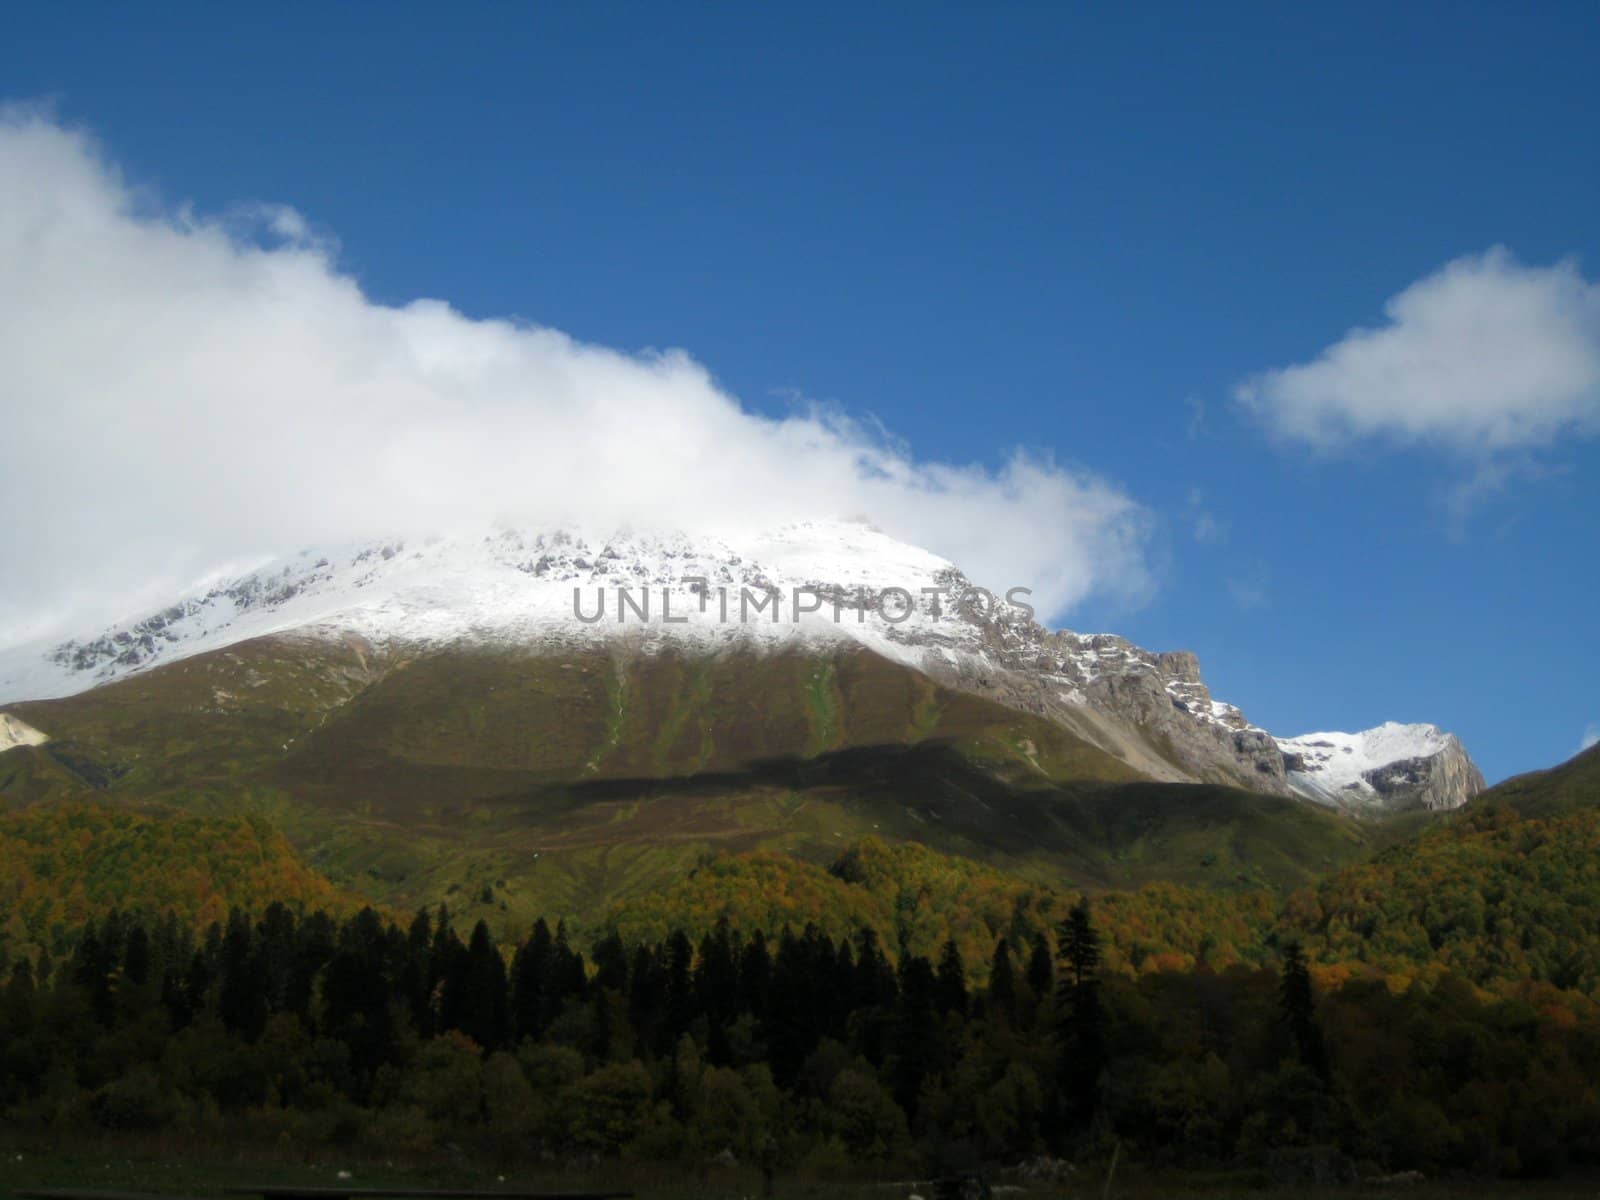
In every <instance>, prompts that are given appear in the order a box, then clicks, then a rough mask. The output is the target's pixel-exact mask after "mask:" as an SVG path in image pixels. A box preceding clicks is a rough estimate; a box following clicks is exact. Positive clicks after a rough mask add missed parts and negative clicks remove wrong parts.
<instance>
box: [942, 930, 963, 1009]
mask: <svg viewBox="0 0 1600 1200" xmlns="http://www.w3.org/2000/svg"><path fill="white" fill-rule="evenodd" d="M936 982H937V985H938V987H937V990H936V993H935V994H936V997H937V999H936V1003H937V1005H938V1008H939V1011H940V1012H941V1013H956V1014H957V1015H959V1016H963V1017H964V1016H966V1015H967V969H966V965H965V964H964V963H963V962H962V961H961V950H960V948H959V947H958V946H957V945H956V942H955V939H954V938H950V939H949V940H948V941H946V942H945V944H944V948H943V949H942V950H940V952H939V970H938V973H937V976H936Z"/></svg>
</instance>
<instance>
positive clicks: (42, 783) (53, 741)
mask: <svg viewBox="0 0 1600 1200" xmlns="http://www.w3.org/2000/svg"><path fill="white" fill-rule="evenodd" d="M10 711H12V712H14V713H15V714H16V716H17V717H18V718H19V719H21V720H22V721H25V722H26V723H27V724H28V725H29V726H31V727H33V728H37V729H40V730H42V731H44V732H46V733H48V734H49V736H50V740H49V741H47V742H45V743H43V744H42V745H36V746H23V747H17V748H15V749H13V750H10V751H7V752H6V753H5V754H4V755H0V799H3V800H4V801H5V802H7V803H12V804H17V803H28V802H38V801H42V800H43V801H58V800H62V799H72V800H80V801H82V800H92V801H94V802H96V803H104V804H117V803H131V804H141V803H159V804H165V805H170V806H173V807H177V808H181V809H183V810H184V811H188V812H191V813H196V814H201V815H223V814H226V815H234V814H239V813H250V814H254V815H258V816H263V817H266V818H268V819H270V820H271V821H272V822H273V823H274V825H275V826H276V827H278V828H280V829H282V830H283V831H284V832H285V833H286V834H287V835H288V836H289V837H290V838H291V840H292V841H293V842H294V844H295V845H297V846H298V847H299V848H300V849H301V851H302V853H303V854H304V856H305V858H306V861H307V863H308V864H309V865H311V866H312V867H313V868H315V869H316V870H319V871H321V872H323V873H325V874H326V875H327V876H328V877H329V878H330V879H332V880H334V881H335V882H337V883H338V884H339V885H341V886H344V887H347V888H349V889H351V890H352V891H355V892H358V893H360V894H362V895H364V896H368V897H371V898H372V899H374V900H377V901H380V902H383V903H389V904H394V905H397V906H403V907H414V906H416V905H420V904H424V903H433V902H437V901H439V900H448V901H449V902H450V903H451V904H452V905H461V906H463V907H464V908H465V909H467V910H469V911H471V912H475V913H477V914H478V915H484V916H487V917H490V918H491V919H493V920H494V921H495V922H496V923H497V924H499V925H503V926H507V927H519V926H520V927H525V926H526V924H528V923H530V922H531V921H532V920H533V919H534V918H535V917H537V916H539V915H543V914H549V913H564V914H567V915H575V916H578V917H580V918H585V919H588V920H591V921H592V920H594V919H597V918H598V917H599V916H600V915H601V914H602V913H603V912H604V911H605V910H606V908H607V906H608V905H609V904H611V903H612V902H613V901H615V900H618V899H624V898H626V897H628V896H632V895H639V894H643V893H646V892H650V891H655V890H660V889H661V888H662V887H664V886H666V885H668V884H670V883H671V882H673V881H675V880H677V879H679V878H681V877H682V876H683V875H684V874H685V873H686V872H687V871H688V870H690V869H692V868H693V867H694V866H695V865H697V864H698V863H701V862H703V861H705V860H706V859H707V857H708V856H710V855H715V854H718V853H735V854H737V853H745V852H751V851H757V850H767V851H778V852H783V853H787V854H792V855H795V856H797V857H799V858H800V859H802V860H804V861H808V862H812V863H817V864H826V863H828V862H831V861H832V860H833V859H834V858H835V857H837V855H838V854H839V852H840V851H841V849H842V848H844V847H846V846H848V845H851V844H853V843H854V842H856V841H858V840H859V839H861V838H863V837H867V836H877V837H880V838H883V839H885V840H890V841H916V842H922V843H926V844H927V845H929V846H930V847H932V848H934V849H936V850H938V851H940V852H942V853H946V854H955V855H961V856H964V857H967V858H971V859H973V860H975V861H979V862H983V863H987V864H989V865H992V866H994V867H997V868H1000V869H1003V870H1005V871H1007V872H1010V873H1012V874H1015V875H1017V876H1018V877H1019V878H1022V879H1025V880H1029V881H1033V882H1037V883H1051V884H1053V885H1056V886H1070V887H1082V888H1086V889H1090V890H1104V889H1109V888H1122V887H1129V886H1138V885H1140V884H1142V883H1144V882H1148V881H1151V880H1157V879H1172V880H1177V881H1181V882H1184V883H1189V884H1194V885H1197V886H1210V887H1222V888H1228V889H1238V888H1261V887H1265V888H1284V887H1291V886H1298V885H1300V884H1303V883H1305V882H1306V881H1308V880H1309V879H1311V878H1313V877H1314V876H1316V875H1319V874H1321V873H1323V872H1325V871H1327V870H1330V869H1333V868H1336V867H1338V866H1341V865H1344V864H1346V863H1350V862H1353V861H1356V860H1358V859H1360V858H1362V857H1364V856H1365V855H1366V854H1368V853H1370V852H1371V850H1372V848H1373V847H1374V845H1375V844H1376V843H1377V840H1378V839H1380V838H1381V836H1382V835H1381V829H1380V828H1379V827H1378V826H1375V825H1374V824H1372V823H1371V822H1361V821H1357V820H1354V819H1352V818H1349V817H1346V816H1344V815H1342V814H1339V813H1337V812H1334V811H1331V810H1327V809H1323V808H1320V807H1317V806H1313V805H1308V804H1305V803H1302V802H1298V801H1294V800H1290V799H1287V798H1284V797H1281V796H1272V795H1263V794H1258V793H1253V792H1246V791H1243V790H1240V789H1236V788H1231V787H1226V786H1222V785H1200V784H1190V785H1161V784H1157V783H1153V782H1152V781H1149V780H1146V779H1143V778H1141V777H1140V776H1139V775H1138V773H1137V772H1135V771H1134V770H1133V769H1132V768H1130V767H1129V766H1128V765H1127V763H1125V762H1123V761H1121V760H1120V759H1118V758H1116V757H1114V756H1112V755H1110V754H1108V753H1106V752H1105V751H1104V750H1102V749H1100V748H1099V747H1098V746H1096V745H1094V744H1092V743H1091V742H1089V741H1087V740H1085V739H1084V738H1082V737H1079V736H1077V735H1075V734H1073V733H1072V732H1071V731H1069V730H1068V729H1066V728H1065V727H1063V726H1062V725H1060V724H1058V723H1056V722H1054V721H1051V720H1047V719H1045V718H1043V717H1040V716H1037V715H1035V714H1032V713H1029V712H1026V711H1023V710H1020V709H1017V708H1014V707H1010V706H1007V705H1003V704H1000V703H998V702H996V701H993V700H990V699H987V698H985V697H983V696H980V695H976V694H973V693H971V692H967V691H962V690H957V689H953V688H948V687H945V686H943V685H942V684H939V683H937V682H936V681H934V680H932V679H930V678H929V677H928V676H926V675H924V674H922V673H921V672H918V671H915V670H912V669H911V668H909V667H906V666H904V665H902V664H900V663H897V662H894V661H892V660H890V659H887V658H884V657H883V656H881V655H878V654H875V653H873V652H872V651H870V650H866V649H863V648H861V647H856V646H847V647H836V648H834V649H833V650H832V651H830V652H828V653H820V652H817V651H815V650H813V651H811V652H807V653H801V652H798V651H796V650H794V649H792V648H791V649H783V648H779V649H775V650H774V649H767V650H761V649H755V648H733V649H729V650H725V651H723V652H720V653H716V654H710V655H690V654H686V653H680V652H677V651H675V650H673V649H671V648H668V649H655V650H646V649H643V648H640V647H629V646H626V645H623V644H611V645H606V646H599V647H593V646H591V647H587V648H582V647H579V648H570V647H569V648H567V650H566V651H565V652H564V653H562V654H559V655H557V654H550V653H537V652H534V651H532V650H529V649H526V648H523V649H519V650H513V649H507V648H504V647H467V648H452V649H449V650H442V651H435V652H432V653H425V654H423V653H419V654H415V655H411V656H404V655H396V654H393V653H391V652H385V651H380V650H377V649H375V648H374V647H372V646H370V645H368V644H366V643H364V642H363V641H361V640H360V639H357V638H346V639H343V640H338V641H335V640H329V639H326V638H309V637H271V638H262V639H257V640H254V641H249V642H243V643H239V644H236V645H233V646H229V647H227V648H225V649H222V650H218V651H214V652H211V653H209V654H203V655H197V656H193V657H190V658H186V659H183V660H181V661H178V662H175V663H171V664H169V665H166V666H161V667H157V668H155V669H152V670H149V671H145V672H142V673H139V674H136V675H133V676H131V677H129V678H126V679H122V680H119V681H116V682H113V683H110V684H107V685H105V686H102V687H99V688H96V689H93V690H91V691H88V692H83V693H80V694H78V695H74V696H70V697H65V698H62V699H58V700H51V701H43V702H33V703H28V704H21V705H16V706H14V707H13V708H12V709H11V710H10Z"/></svg>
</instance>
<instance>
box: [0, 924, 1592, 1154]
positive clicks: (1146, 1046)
mask: <svg viewBox="0 0 1600 1200" xmlns="http://www.w3.org/2000/svg"><path fill="white" fill-rule="evenodd" d="M980 965H981V967H982V970H981V971H979V972H975V974H981V975H982V977H983V978H984V979H985V980H986V983H985V985H984V986H983V987H981V988H979V987H975V986H974V985H973V984H972V983H971V982H970V981H969V973H968V965H967V964H965V963H964V962H963V961H962V958H961V955H960V953H959V951H958V950H957V948H956V946H955V945H954V943H951V944H947V945H946V946H945V947H944V950H943V952H942V953H940V954H939V955H937V956H935V957H934V958H932V959H930V958H928V957H923V956H918V955H911V954H904V955H897V956H894V957H893V958H891V956H890V955H889V954H888V953H886V951H885V949H884V948H883V947H881V946H880V945H879V944H878V942H877V941H876V939H875V937H874V936H873V935H872V934H871V933H870V932H862V933H861V934H859V935H858V936H857V937H855V938H854V939H850V940H846V941H834V940H832V939H830V938H829V937H827V936H824V935H823V934H821V933H819V932H818V931H817V930H816V929H815V928H808V929H806V930H804V931H801V932H794V931H792V930H784V931H782V932H780V933H778V934H776V935H772V936H768V935H764V934H760V933H755V934H750V935H748V936H746V935H741V934H740V933H739V932H737V931H735V930H733V929H730V928H729V927H728V926H727V925H726V924H722V925H719V926H717V927H716V929H715V930H714V931H713V932H712V933H710V934H708V935H707V936H705V937H704V938H702V939H701V940H700V941H699V942H698V944H696V943H693V942H691V941H690V939H689V938H688V937H686V936H685V935H684V934H683V933H681V932H678V933H673V934H671V935H670V936H669V937H667V938H666V939H665V940H664V941H662V942H660V943H658V944H640V945H629V944H625V943H624V942H623V941H622V940H621V939H619V938H618V937H616V936H615V935H611V936H607V937H604V938H602V939H601V940H599V941H598V942H596V943H595V944H594V945H593V946H592V947H590V952H589V954H588V955H587V956H586V955H585V954H583V953H581V952H580V951H579V950H578V949H577V948H576V947H574V946H572V945H571V944H569V941H568V938H567V936H566V933H565V930H564V929H563V928H562V927H560V926H557V927H556V928H555V929H554V930H552V929H551V928H550V927H549V926H548V925H546V924H545V923H544V922H540V923H539V924H538V925H537V926H536V927H535V929H534V931H533V933H532V934H531V935H530V936H529V937H528V938H526V939H525V940H524V941H523V942H521V943H520V944H519V945H518V946H516V947H515V949H514V951H511V952H510V953H509V954H508V953H507V952H506V951H505V949H503V948H502V947H500V946H498V945H496V944H495V942H494V940H493V939H492V937H491V935H490V932H489V930H488V928H487V927H486V926H485V925H484V924H482V923H479V924H478V925H477V926H476V927H475V928H473V929H472V930H471V932H470V934H469V935H468V936H467V937H466V939H465V940H463V939H462V938H461V937H460V936H459V935H458V933H457V932H456V930H455V929H454V928H453V927H452V926H451V923H450V919H449V916H448V913H447V912H446V911H445V910H444V909H442V908H441V909H440V910H438V911H437V912H423V913H419V914H418V915H417V917H416V918H415V919H414V920H413V921H412V922H411V923H410V925H409V927H401V926H399V925H396V924H393V923H388V922H385V921H384V920H383V919H381V918H380V917H379V916H378V915H377V914H375V913H373V912H372V911H370V910H368V911H364V912H361V913H360V914H358V915H356V916H354V917H352V918H349V919H347V920H344V921H337V920H335V919H334V918H332V917H330V916H329V915H327V914H326V913H323V912H310V913H304V914H300V913H296V912H294V911H292V910H290V909H289V908H287V907H285V906H284V905H281V904H275V905H273V906H271V907H270V908H268V909H267V910H266V911H265V913H263V914H262V915H261V916H260V917H259V918H252V917H249V916H247V915H246V914H244V913H240V912H235V913H233V914H231V915H230V917H229V918H228V920H227V921H226V923H223V924H218V925H213V926H212V927H211V928H210V929H208V930H207V931H206V932H205V933H204V934H202V935H198V936H197V935H195V934H194V933H193V932H192V931H191V930H189V929H188V928H187V927H185V926H184V925H183V924H181V923H180V922H179V921H178V920H177V919H175V918H167V919H165V920H158V921H154V922H147V921H144V920H142V919H140V918H138V917H133V916H127V915H117V914H113V915H111V916H110V917H108V918H106V919H105V920H103V921H100V922H98V923H95V924H93V925H90V926H88V927H86V928H85V929H83V930H82V931H81V933H80V934H79V936H78V937H77V939H76V942H75V948H74V949H73V951H72V952H71V953H70V955H68V956H66V957H64V958H61V959H60V960H58V961H56V962H53V963H52V962H51V961H50V960H49V958H48V957H42V958H40V959H38V960H32V959H19V960H18V961H16V962H15V963H12V964H9V965H7V966H6V967H5V969H4V973H5V983H4V985H3V988H0V1111H3V1112H4V1114H5V1116H6V1118H7V1120H8V1121H10V1122H12V1123H13V1124H14V1125H15V1126H16V1127H19V1128H22V1129H34V1130H37V1131H61V1130H67V1129H73V1128H83V1129H93V1128H106V1129H117V1130H128V1131H135V1132H137V1131H143V1130H176V1131H180V1132H181V1131H195V1132H197V1133H205V1132H216V1133H224V1132H227V1131H229V1130H235V1129H243V1128H248V1129H249V1130H250V1132H251V1135H252V1136H260V1137H266V1138H271V1139H274V1140H276V1141H277V1142H279V1143H280V1144H282V1143H284V1142H285V1141H287V1142H288V1143H289V1144H304V1145H313V1144H318V1143H326V1142H334V1143H338V1142H345V1143H350V1142H359V1143H366V1144H368V1145H371V1146H373V1147H375V1148H383V1149H385V1150H387V1151H390V1152H393V1151H406V1150H414V1151H417V1152H425V1151H427V1150H428V1149H430V1148H431V1147H432V1146H434V1145H435V1144H437V1143H439V1142H441V1141H445V1140H448V1141H454V1142H457V1143H459V1144H463V1145H465V1144H472V1145H477V1146H481V1147H484V1148H487V1149H489V1150H492V1151H493V1152H494V1153H497V1154H500V1155H503V1156H505V1157H508V1158H516V1157H526V1158H549V1157H551V1156H555V1157H557V1158H563V1157H565V1158H571V1157H574V1156H589V1155H597V1154H598V1155H628V1156H636V1157H648V1158H669V1157H681V1158H687V1159H691V1160H696V1161H703V1160H704V1159H705V1158H708V1157H711V1156H713V1155H718V1154H720V1153H721V1152H723V1151H724V1150H730V1151H732V1152H733V1154H735V1155H736V1156H738V1157H740V1158H750V1159H755V1158H762V1157H766V1158H777V1159H779V1160H781V1161H782V1162H784V1163H785V1164H787V1165H789V1166H794V1167H809V1168H814V1169H850V1168H860V1167H862V1166H863V1165H866V1166H867V1167H869V1168H870V1166H871V1164H874V1163H876V1164H882V1165H883V1166H884V1167H886V1168H887V1167H889V1166H894V1167H902V1166H907V1165H912V1166H923V1167H931V1168H940V1167H970V1166H973V1165H976V1164H979V1163H996V1162H1006V1161H1011V1162H1015V1161H1017V1160H1020V1159H1023V1158H1029V1157H1033V1156H1037V1155H1040V1154H1052V1155H1063V1156H1068V1157H1080V1156H1084V1155H1094V1154H1098V1153H1103V1152H1104V1151H1105V1150H1106V1149H1107V1148H1108V1147H1109V1146H1110V1145H1112V1144H1113V1142H1120V1143H1121V1144H1122V1146H1123V1148H1124V1152H1125V1153H1127V1154H1132V1155H1137V1156H1139V1158H1140V1159H1141V1160H1142V1161H1144V1162H1147V1163H1152V1164H1167V1165H1173V1166H1185V1167H1202V1168H1227V1169H1241V1168H1248V1169H1255V1170H1261V1171H1266V1172H1271V1173H1277V1174H1279V1175H1282V1174H1283V1173H1285V1172H1287V1173H1289V1174H1291V1175H1293V1174H1301V1175H1311V1174H1316V1175H1323V1176H1326V1175H1329V1174H1332V1175H1334V1176H1337V1175H1340V1174H1345V1175H1348V1174H1353V1173H1363V1172H1364V1173H1377V1172H1383V1171H1393V1170H1401V1169H1407V1168H1420V1169H1423V1170H1428V1171H1452V1170H1457V1171H1473V1172H1479V1173H1494V1174H1549V1173H1555V1172H1558V1171H1561V1170H1563V1169H1565V1168H1568V1167H1574V1166H1584V1165H1593V1164H1596V1163H1597V1162H1600V1098H1597V1084H1596V1081H1597V1080H1600V1020H1597V1019H1596V1018H1595V1016H1594V1014H1593V1011H1592V1008H1591V1007H1589V1006H1584V1005H1572V1004H1568V1003H1564V1002H1563V999H1562V995H1563V994H1561V993H1556V992H1554V991H1552V990H1550V989H1548V988H1544V989H1542V990H1541V989H1540V988H1539V986H1538V985H1530V986H1529V989H1528V990H1527V991H1526V993H1525V994H1523V995H1520V996H1508V995H1502V996H1498V997H1493V998H1491V997H1487V996H1485V995H1483V994H1481V993H1479V992H1477V991H1475V990H1474V989H1473V988H1472V987H1471V986H1470V985H1468V984H1467V983H1466V982H1464V981H1461V980H1459V979H1455V978H1453V977H1445V978H1443V979H1441V980H1439V981H1437V982H1434V983H1431V984H1422V983H1418V984H1415V985H1413V986H1411V987H1410V989H1409V990H1408V991H1406V992H1405V993H1404V994H1403V995H1395V994H1393V993H1392V992H1391V990H1390V988H1388V987H1386V986H1385V985H1384V984H1383V983H1382V982H1381V981H1351V982H1347V983H1344V984H1342V985H1341V986H1339V987H1338V988H1337V989H1336V990H1333V991H1329V992H1327V993H1325V994H1324V993H1322V992H1321V991H1320V990H1319V989H1318V988H1317V987H1316V986H1315V984H1314V982H1313V979H1312V976H1311V974H1310V972H1309V970H1308V968H1307V965H1306V963H1305V960H1304V958H1303V957H1302V956H1301V955H1300V954H1299V953H1298V951H1297V950H1296V949H1294V948H1291V949H1290V950H1289V951H1288V952H1287V953H1286V954H1285V956H1284V961H1283V964H1282V969H1281V970H1265V969H1256V968H1250V967H1245V966H1235V967H1232V968H1229V969H1227V970H1225V971H1222V972H1220V973H1219V972H1214V971H1211V970H1209V969H1207V968H1205V967H1201V968H1199V969H1196V970H1193V971H1189V972H1177V971H1173V972H1157V973H1147V974H1144V975H1141V976H1138V977H1136V978H1135V977H1129V976H1126V975H1121V974H1108V973H1106V972H1105V971H1104V970H1103V969H1102V965H1101V962H1100V939H1099V936H1098V934H1097V932H1096V929H1095V925H1094V922H1093V920H1092V916H1091V913H1090V910H1089V908H1088V907H1087V905H1079V906H1078V907H1077V908H1076V909H1074V910H1073V911H1072V913H1071V915H1070V916H1069V917H1068V919H1067V920H1066V921H1065V922H1064V923H1063V924H1062V927H1061V928H1060V929H1059V930H1058V931H1057V933H1056V937H1055V938H1054V939H1045V938H1040V939H1039V940H1038V941H1036V942H1035V943H1033V944H1030V945H1017V946H1012V945H1010V944H1009V943H1008V942H1007V941H1005V940H1001V941H1000V942H999V944H998V946H997V948H996V950H995V953H994V956H993V960H992V961H991V962H988V963H985V964H980Z"/></svg>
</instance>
